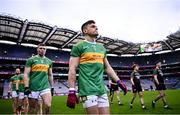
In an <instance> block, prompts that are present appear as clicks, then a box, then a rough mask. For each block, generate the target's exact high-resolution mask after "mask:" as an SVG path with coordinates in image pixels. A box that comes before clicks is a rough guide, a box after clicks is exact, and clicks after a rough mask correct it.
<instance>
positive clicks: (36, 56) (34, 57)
mask: <svg viewBox="0 0 180 115" xmlns="http://www.w3.org/2000/svg"><path fill="white" fill-rule="evenodd" d="M36 58H38V55H35V56H32V57H30V58H28V59H27V60H34V59H36Z"/></svg>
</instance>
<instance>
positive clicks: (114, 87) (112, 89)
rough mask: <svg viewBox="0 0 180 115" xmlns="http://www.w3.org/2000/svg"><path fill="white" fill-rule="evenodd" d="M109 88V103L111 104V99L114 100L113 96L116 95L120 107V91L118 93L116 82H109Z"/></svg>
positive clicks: (111, 80)
mask: <svg viewBox="0 0 180 115" xmlns="http://www.w3.org/2000/svg"><path fill="white" fill-rule="evenodd" d="M109 86H110V95H109V97H110V103H111V104H112V103H113V99H114V95H115V94H116V97H117V100H118V104H119V105H122V103H121V100H120V96H119V95H120V94H119V93H120V91H119V87H118V85H117V82H116V81H114V80H113V79H110V80H109Z"/></svg>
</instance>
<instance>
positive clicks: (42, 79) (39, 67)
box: [24, 43, 54, 114]
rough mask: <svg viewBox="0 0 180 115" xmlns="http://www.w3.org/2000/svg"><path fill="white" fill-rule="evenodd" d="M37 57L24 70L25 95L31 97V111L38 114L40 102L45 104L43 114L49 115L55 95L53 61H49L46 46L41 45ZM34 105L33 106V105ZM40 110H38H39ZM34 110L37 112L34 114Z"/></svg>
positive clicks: (32, 58) (29, 60)
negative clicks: (40, 100)
mask: <svg viewBox="0 0 180 115" xmlns="http://www.w3.org/2000/svg"><path fill="white" fill-rule="evenodd" d="M37 53H38V54H37V55H35V56H33V57H31V58H29V59H28V60H27V62H26V65H25V70H24V83H25V92H24V93H25V95H29V94H30V93H31V94H30V95H31V101H32V103H31V102H30V103H29V104H30V105H29V109H30V111H31V112H32V113H33V114H38V111H39V110H38V109H40V108H39V107H38V106H39V105H38V100H39V98H40V97H41V98H42V102H43V107H44V108H43V113H42V114H49V112H50V108H51V101H52V95H53V90H54V88H53V74H52V61H51V60H50V59H48V58H47V57H46V56H45V54H46V46H45V44H42V43H41V44H39V45H38V47H37ZM31 104H32V105H31ZM37 108H38V109H37ZM32 110H35V111H34V112H33V111H32Z"/></svg>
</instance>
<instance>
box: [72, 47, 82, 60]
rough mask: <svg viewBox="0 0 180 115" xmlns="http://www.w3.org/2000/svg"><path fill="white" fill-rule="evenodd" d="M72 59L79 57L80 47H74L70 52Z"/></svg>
mask: <svg viewBox="0 0 180 115" xmlns="http://www.w3.org/2000/svg"><path fill="white" fill-rule="evenodd" d="M70 55H71V56H72V57H80V55H81V53H80V47H79V45H74V46H73V48H72V50H71V54H70Z"/></svg>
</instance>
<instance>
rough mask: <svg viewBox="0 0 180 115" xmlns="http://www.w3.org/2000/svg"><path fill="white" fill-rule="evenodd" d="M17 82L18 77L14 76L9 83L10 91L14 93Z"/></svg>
mask: <svg viewBox="0 0 180 115" xmlns="http://www.w3.org/2000/svg"><path fill="white" fill-rule="evenodd" d="M18 81H19V76H18V75H14V76H12V77H11V79H10V82H11V89H12V91H16V83H17V82H18Z"/></svg>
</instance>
